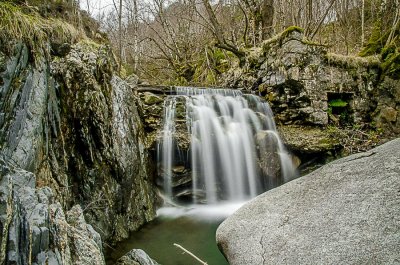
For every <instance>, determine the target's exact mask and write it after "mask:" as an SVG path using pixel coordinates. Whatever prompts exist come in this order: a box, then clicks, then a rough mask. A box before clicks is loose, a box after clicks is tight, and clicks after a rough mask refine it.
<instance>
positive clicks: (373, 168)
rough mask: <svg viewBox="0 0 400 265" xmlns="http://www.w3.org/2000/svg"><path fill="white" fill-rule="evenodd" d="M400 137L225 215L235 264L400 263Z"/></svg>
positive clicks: (223, 235) (220, 233)
mask: <svg viewBox="0 0 400 265" xmlns="http://www.w3.org/2000/svg"><path fill="white" fill-rule="evenodd" d="M399 191H400V139H396V140H393V141H391V142H388V143H386V144H384V145H382V146H380V147H377V148H375V149H372V150H370V151H368V152H365V153H359V154H356V155H352V156H349V157H346V158H343V159H340V160H337V161H335V162H332V163H330V164H328V165H326V166H324V167H322V168H320V169H318V170H317V171H315V172H313V173H311V174H309V175H307V176H304V177H302V178H299V179H296V180H294V181H291V182H289V183H287V184H284V185H282V186H280V187H278V188H276V189H273V190H270V191H268V192H266V193H264V194H262V195H260V196H259V197H257V198H255V199H254V200H252V201H251V202H249V203H248V204H246V205H245V206H243V207H242V208H241V209H239V210H238V211H237V212H236V213H235V214H234V215H232V216H231V217H229V218H228V219H227V220H225V221H224V222H223V223H222V224H221V225H220V227H219V228H218V230H217V242H218V245H219V247H220V249H221V250H222V252H223V253H224V255H225V256H226V257H227V259H228V261H229V263H230V264H233V265H234V264H247V265H251V264H254V265H256V264H257V265H259V264H398V263H399V262H400V193H399Z"/></svg>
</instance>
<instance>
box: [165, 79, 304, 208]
mask: <svg viewBox="0 0 400 265" xmlns="http://www.w3.org/2000/svg"><path fill="white" fill-rule="evenodd" d="M177 99H181V100H182V101H184V102H185V109H186V128H187V132H186V133H187V135H188V137H189V139H190V145H189V146H188V150H187V165H186V167H188V168H190V170H191V187H190V189H191V191H190V192H189V193H190V194H191V196H192V202H194V203H200V202H205V203H207V204H217V203H219V202H221V201H229V202H234V201H244V200H248V199H250V198H253V197H255V196H256V195H258V194H260V193H261V192H263V191H265V190H267V189H269V188H273V187H274V186H276V185H278V184H280V183H282V182H286V181H288V180H290V179H291V178H293V177H294V175H295V174H296V170H295V169H294V167H293V165H292V161H291V158H290V155H289V153H288V152H287V150H286V149H285V147H284V145H283V143H282V141H281V139H280V138H279V135H278V133H277V132H276V126H275V122H274V119H273V115H272V111H271V109H270V107H269V105H268V103H267V102H265V101H263V100H262V99H261V98H259V97H257V96H255V95H251V94H243V93H241V92H240V91H238V90H231V89H199V88H184V87H178V88H176V91H175V95H169V96H167V98H166V101H165V104H164V119H163V131H162V134H161V135H160V138H159V139H160V140H159V144H158V161H159V164H160V167H159V168H160V170H161V174H162V175H163V178H164V192H165V194H166V195H167V196H168V197H169V198H171V199H172V197H173V196H174V191H173V190H174V186H173V180H172V179H173V178H176V177H174V173H173V167H174V166H175V164H176V163H175V162H176V161H175V157H174V154H176V153H177V150H176V149H177V148H178V147H177V143H176V140H175V133H176V121H175V120H176V114H175V109H176V102H177ZM268 159H269V160H268ZM267 160H268V161H267ZM276 172H278V173H276ZM278 175H279V176H278ZM201 194H202V195H201Z"/></svg>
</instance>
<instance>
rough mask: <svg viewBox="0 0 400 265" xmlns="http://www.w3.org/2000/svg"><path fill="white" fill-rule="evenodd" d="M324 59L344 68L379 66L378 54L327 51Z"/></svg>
mask: <svg viewBox="0 0 400 265" xmlns="http://www.w3.org/2000/svg"><path fill="white" fill-rule="evenodd" d="M325 59H326V61H327V62H328V64H330V65H337V66H340V67H344V68H359V67H366V68H372V67H377V68H379V66H380V64H381V60H380V59H379V57H378V56H368V57H358V56H345V55H340V54H334V53H327V54H326V55H325Z"/></svg>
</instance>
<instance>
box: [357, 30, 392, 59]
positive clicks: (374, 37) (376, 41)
mask: <svg viewBox="0 0 400 265" xmlns="http://www.w3.org/2000/svg"><path fill="white" fill-rule="evenodd" d="M388 36H389V33H387V34H384V35H382V33H381V24H380V23H379V22H377V23H376V24H375V26H374V28H373V29H372V33H371V36H370V38H369V40H368V42H367V44H366V45H365V47H364V48H363V49H362V50H361V52H360V53H359V54H358V55H359V56H361V57H366V56H371V55H375V54H379V53H380V52H381V49H382V47H383V46H384V45H385V42H386V41H385V40H386V39H387V38H388Z"/></svg>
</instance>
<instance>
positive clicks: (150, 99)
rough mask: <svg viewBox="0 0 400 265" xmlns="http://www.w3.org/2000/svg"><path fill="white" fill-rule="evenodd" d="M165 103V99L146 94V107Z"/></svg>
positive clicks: (149, 93)
mask: <svg viewBox="0 0 400 265" xmlns="http://www.w3.org/2000/svg"><path fill="white" fill-rule="evenodd" d="M161 102H163V99H162V98H161V97H159V96H157V95H156V94H153V93H151V92H144V103H145V104H146V105H154V104H157V103H161Z"/></svg>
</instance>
